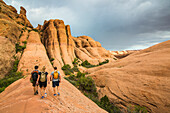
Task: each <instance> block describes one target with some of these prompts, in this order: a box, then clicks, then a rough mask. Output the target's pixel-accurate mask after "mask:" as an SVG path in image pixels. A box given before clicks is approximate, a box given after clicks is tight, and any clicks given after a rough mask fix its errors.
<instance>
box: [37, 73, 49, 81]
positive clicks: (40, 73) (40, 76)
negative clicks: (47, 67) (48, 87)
mask: <svg viewBox="0 0 170 113" xmlns="http://www.w3.org/2000/svg"><path fill="white" fill-rule="evenodd" d="M41 73H42V72H39V75H40V78H41ZM45 75H46V81H47V75H48V72H45ZM39 81H40V80H39ZM46 81H45V82H46Z"/></svg>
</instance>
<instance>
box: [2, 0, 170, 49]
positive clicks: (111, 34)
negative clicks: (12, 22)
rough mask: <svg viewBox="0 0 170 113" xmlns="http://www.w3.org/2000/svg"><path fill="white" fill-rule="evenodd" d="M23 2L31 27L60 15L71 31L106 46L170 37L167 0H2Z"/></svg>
mask: <svg viewBox="0 0 170 113" xmlns="http://www.w3.org/2000/svg"><path fill="white" fill-rule="evenodd" d="M5 2H7V3H8V4H12V5H14V6H15V7H16V8H17V9H19V6H20V5H23V6H24V7H25V8H26V9H27V12H28V13H27V16H28V18H29V20H30V21H31V23H32V24H33V25H34V27H36V26H37V24H43V21H44V20H49V19H56V18H57V19H62V20H64V21H65V23H66V24H69V25H71V30H72V35H73V36H77V35H88V36H91V37H92V38H93V39H95V40H97V41H99V42H101V44H102V46H103V47H105V48H106V49H110V50H123V49H143V48H146V47H149V46H151V45H153V44H156V43H159V42H162V41H165V40H168V39H170V32H169V31H170V0H23V1H21V0H5Z"/></svg>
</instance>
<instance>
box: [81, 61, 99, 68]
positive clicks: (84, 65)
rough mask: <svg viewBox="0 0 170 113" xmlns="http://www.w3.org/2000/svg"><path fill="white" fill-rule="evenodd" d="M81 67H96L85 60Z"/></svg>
mask: <svg viewBox="0 0 170 113" xmlns="http://www.w3.org/2000/svg"><path fill="white" fill-rule="evenodd" d="M81 65H82V66H83V67H86V68H91V67H96V65H91V64H90V63H89V62H88V61H87V60H85V61H84V62H82V63H81Z"/></svg>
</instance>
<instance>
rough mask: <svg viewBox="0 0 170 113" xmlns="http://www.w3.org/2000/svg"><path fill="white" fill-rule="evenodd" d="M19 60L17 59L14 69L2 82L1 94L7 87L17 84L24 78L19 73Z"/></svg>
mask: <svg viewBox="0 0 170 113" xmlns="http://www.w3.org/2000/svg"><path fill="white" fill-rule="evenodd" d="M18 63H19V60H18V59H15V62H14V65H13V69H12V70H11V71H10V72H9V73H8V74H7V75H6V76H5V77H4V78H3V79H1V80H0V92H2V91H4V90H5V88H6V87H8V86H9V85H10V84H12V83H13V82H15V81H16V80H18V79H20V78H22V77H23V76H22V72H17V70H18Z"/></svg>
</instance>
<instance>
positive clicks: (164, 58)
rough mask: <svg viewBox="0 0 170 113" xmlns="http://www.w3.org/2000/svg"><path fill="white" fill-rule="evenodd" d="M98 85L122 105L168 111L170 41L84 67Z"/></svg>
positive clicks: (100, 89)
mask: <svg viewBox="0 0 170 113" xmlns="http://www.w3.org/2000/svg"><path fill="white" fill-rule="evenodd" d="M87 72H88V73H91V74H89V76H92V77H93V78H94V80H95V82H96V85H97V87H98V93H99V96H100V97H103V96H104V95H107V96H108V97H109V98H110V100H111V101H113V102H115V103H117V105H119V106H122V107H128V106H129V105H130V104H136V105H140V106H146V107H147V108H148V109H149V111H150V112H154V113H169V111H170V40H168V41H166V42H163V43H160V44H157V45H154V46H152V47H150V48H147V49H145V50H142V51H139V52H135V53H134V54H131V55H129V56H127V57H126V58H123V59H121V60H118V61H116V62H109V63H108V64H105V65H103V66H100V67H95V68H93V69H88V70H87Z"/></svg>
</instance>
